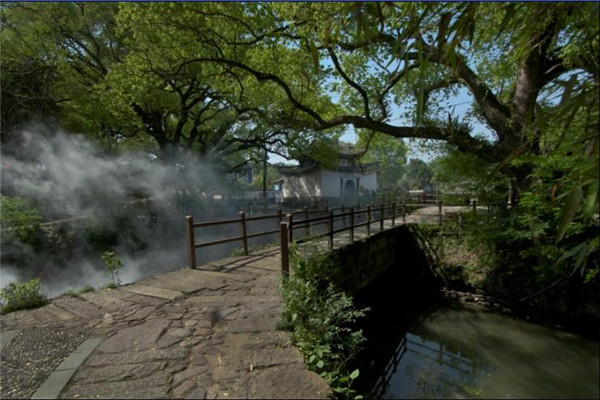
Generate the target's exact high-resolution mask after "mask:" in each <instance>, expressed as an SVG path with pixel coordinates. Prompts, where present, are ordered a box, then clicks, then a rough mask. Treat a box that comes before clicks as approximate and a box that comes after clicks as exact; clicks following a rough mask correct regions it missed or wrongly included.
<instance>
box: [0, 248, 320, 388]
mask: <svg viewBox="0 0 600 400" xmlns="http://www.w3.org/2000/svg"><path fill="white" fill-rule="evenodd" d="M280 269H281V266H280V258H279V252H278V250H277V249H271V250H265V251H262V252H258V253H256V254H253V255H251V256H247V257H239V258H235V259H228V260H221V261H218V262H213V263H210V264H208V265H205V266H203V267H202V269H199V270H190V269H182V270H179V271H175V272H170V273H167V274H164V275H159V276H155V277H152V278H149V279H145V280H143V281H139V282H137V283H134V284H132V285H126V286H122V287H119V288H117V289H112V290H109V289H102V290H97V291H94V292H90V293H85V294H82V295H80V296H79V297H66V296H62V297H59V298H56V299H54V300H53V301H52V302H51V303H50V304H48V305H46V306H44V307H42V308H39V309H36V310H29V311H17V312H13V313H10V314H7V315H3V316H2V331H3V332H4V331H13V330H17V329H23V330H24V329H28V328H33V327H40V326H54V327H60V328H61V329H78V330H81V329H82V328H83V329H86V330H87V331H88V332H89V336H90V338H93V339H94V338H97V339H100V340H99V341H98V342H99V345H98V346H97V347H96V348H95V350H94V351H93V352H92V353H91V355H89V357H87V358H86V359H85V361H83V363H82V364H81V365H80V366H79V367H78V368H77V370H76V371H74V370H69V371H67V372H65V373H70V374H72V378H71V379H70V381H69V383H68V385H67V386H66V387H65V388H64V389H63V390H62V392H61V395H60V397H62V398H95V397H103V398H166V397H169V398H324V397H327V395H328V394H329V393H330V390H329V387H328V386H327V384H326V383H325V381H324V380H323V379H322V378H321V377H319V376H318V375H317V374H315V373H314V372H311V371H308V370H307V368H306V366H305V365H304V362H303V359H302V356H301V354H300V352H299V351H298V350H297V349H296V348H295V347H294V346H293V345H292V344H291V342H290V337H289V334H288V333H287V332H282V331H278V330H277V329H276V328H277V322H278V320H279V315H280V309H281V302H282V300H281V297H280V295H279V283H280ZM59 369H61V368H60V367H59V368H58V369H57V372H58V370H59ZM73 372H74V374H73ZM38 392H39V390H38ZM42 394H43V393H38V395H42ZM34 397H35V396H34ZM41 397H45V396H41Z"/></svg>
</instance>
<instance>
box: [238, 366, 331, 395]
mask: <svg viewBox="0 0 600 400" xmlns="http://www.w3.org/2000/svg"><path fill="white" fill-rule="evenodd" d="M249 386H250V393H249V395H250V397H252V398H260V399H274V398H279V399H281V398H285V399H297V398H315V399H323V398H326V397H329V396H330V395H331V389H330V388H329V385H327V383H326V382H325V380H324V379H323V378H321V377H320V376H319V375H317V374H316V373H314V372H311V371H308V370H297V369H291V368H278V369H268V370H264V371H260V372H259V373H257V374H256V376H255V377H254V378H253V379H250V381H249Z"/></svg>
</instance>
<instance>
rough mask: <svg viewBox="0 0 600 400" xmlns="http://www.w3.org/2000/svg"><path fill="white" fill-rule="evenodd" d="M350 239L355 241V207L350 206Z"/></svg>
mask: <svg viewBox="0 0 600 400" xmlns="http://www.w3.org/2000/svg"><path fill="white" fill-rule="evenodd" d="M350 241H351V242H354V207H350Z"/></svg>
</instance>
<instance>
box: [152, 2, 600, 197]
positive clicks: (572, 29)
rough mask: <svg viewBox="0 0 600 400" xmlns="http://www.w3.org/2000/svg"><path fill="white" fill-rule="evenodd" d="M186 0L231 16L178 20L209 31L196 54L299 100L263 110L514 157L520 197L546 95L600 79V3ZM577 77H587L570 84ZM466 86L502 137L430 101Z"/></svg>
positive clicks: (300, 122) (193, 8) (305, 123)
mask: <svg viewBox="0 0 600 400" xmlns="http://www.w3.org/2000/svg"><path fill="white" fill-rule="evenodd" d="M157 7H158V6H157ZM180 7H181V8H186V11H188V12H190V13H192V14H193V15H196V14H198V15H202V16H203V17H204V18H205V19H206V21H209V20H210V21H213V22H211V23H216V24H221V26H222V27H223V28H222V29H218V28H215V27H213V26H210V24H209V23H208V22H207V23H205V24H198V23H196V22H194V20H191V19H187V18H186V17H185V16H183V15H182V18H181V19H179V20H178V21H177V24H173V25H171V26H172V27H173V28H174V29H192V28H193V29H196V30H197V31H198V32H200V34H199V40H198V44H199V45H202V46H203V48H204V49H205V50H207V51H203V52H200V53H199V55H198V57H196V58H195V59H192V60H189V61H188V63H204V64H206V63H209V64H216V65H220V66H221V68H223V69H226V70H228V71H233V72H235V73H236V74H239V75H240V76H244V77H248V76H251V77H254V78H255V79H256V81H257V82H260V83H262V84H263V87H264V91H265V92H269V93H270V95H271V96H280V95H284V96H285V97H286V98H287V100H288V104H289V106H291V107H292V109H290V108H289V107H288V108H286V107H285V106H280V107H278V108H277V110H262V111H263V112H264V111H272V112H271V113H270V118H271V120H272V121H273V123H281V124H286V125H287V126H296V127H304V128H310V129H312V130H315V131H326V130H328V129H331V128H333V127H339V126H346V125H353V126H354V127H355V128H366V129H370V130H372V131H376V132H380V133H384V134H388V135H391V136H394V137H398V138H405V137H412V138H423V139H435V140H444V141H448V142H450V143H452V144H454V145H456V146H457V147H458V149H459V150H461V151H463V152H470V153H474V154H476V155H477V156H479V157H481V158H482V159H484V160H486V161H488V162H490V163H496V164H500V163H503V164H502V166H501V171H502V172H503V173H504V174H505V175H506V176H508V177H509V178H510V179H511V184H512V189H513V194H514V195H515V199H516V198H518V196H519V193H520V191H521V189H522V188H523V187H526V185H527V184H528V183H527V176H528V174H529V171H530V168H528V167H527V166H526V165H521V166H519V167H516V166H514V165H511V164H510V163H507V162H505V161H506V160H508V159H510V158H511V157H514V155H515V154H518V153H522V152H536V151H537V143H538V142H539V140H540V135H542V134H543V132H541V131H540V130H539V128H538V126H537V125H536V120H537V119H538V113H537V112H536V110H537V109H538V108H539V105H540V104H542V103H543V101H542V98H541V96H542V95H545V94H547V93H548V92H550V91H552V90H554V91H557V90H558V91H561V92H565V91H569V93H570V95H571V96H573V95H576V94H580V93H581V92H582V91H584V90H589V89H590V88H592V89H593V90H596V91H597V86H598V61H597V60H598V59H599V54H598V5H597V4H593V3H592V4H590V3H588V4H579V5H574V4H562V3H555V4H544V5H541V4H535V3H534V4H507V3H501V4H485V3H465V4H457V3H410V4H407V3H343V4H341V3H297V4H293V5H292V4H260V5H254V4H245V5H239V6H236V7H238V8H240V9H239V10H238V9H237V8H236V7H229V6H227V5H222V6H219V8H218V9H216V8H215V7H217V6H215V5H208V4H193V5H180ZM234 8H236V9H235V10H234ZM570 77H574V78H573V79H574V81H575V82H576V84H571V85H570V86H567V85H566V84H565V83H564V81H565V80H568V79H569V78H570ZM553 85H554V86H558V89H557V88H556V87H553ZM316 87H317V88H320V89H315V88H316ZM457 87H458V88H465V89H466V90H467V91H468V92H469V93H470V94H471V95H472V97H473V102H474V105H473V110H474V113H475V115H476V117H477V118H478V119H479V120H481V121H482V122H483V123H485V124H486V125H487V126H488V127H489V128H490V129H491V130H492V131H493V132H494V138H493V139H492V140H487V139H485V138H481V137H478V136H475V135H473V134H472V132H471V129H470V128H469V126H467V125H466V124H464V123H460V122H459V120H458V116H456V115H449V116H448V115H446V116H444V118H441V116H440V114H439V113H437V112H436V108H435V107H434V106H432V105H431V104H430V102H429V101H428V100H430V99H432V98H435V94H436V92H438V91H440V90H449V88H457ZM565 87H566V88H565ZM319 90H321V91H322V90H327V91H329V93H333V94H334V95H335V96H338V97H339V100H340V101H339V103H340V104H338V105H336V106H334V105H332V104H331V103H330V102H326V101H323V100H320V98H319V97H318V96H315V94H318V91H319ZM246 104H247V105H248V104H250V103H246ZM394 104H395V105H396V106H402V107H406V106H411V107H412V108H413V112H414V115H415V118H414V119H413V121H412V122H413V123H412V124H410V125H405V124H403V125H397V124H394V123H393V121H392V120H391V114H392V111H393V108H394V107H393V105H394Z"/></svg>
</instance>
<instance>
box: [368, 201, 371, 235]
mask: <svg viewBox="0 0 600 400" xmlns="http://www.w3.org/2000/svg"><path fill="white" fill-rule="evenodd" d="M367 236H371V205H370V204H369V205H368V206H367Z"/></svg>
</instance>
